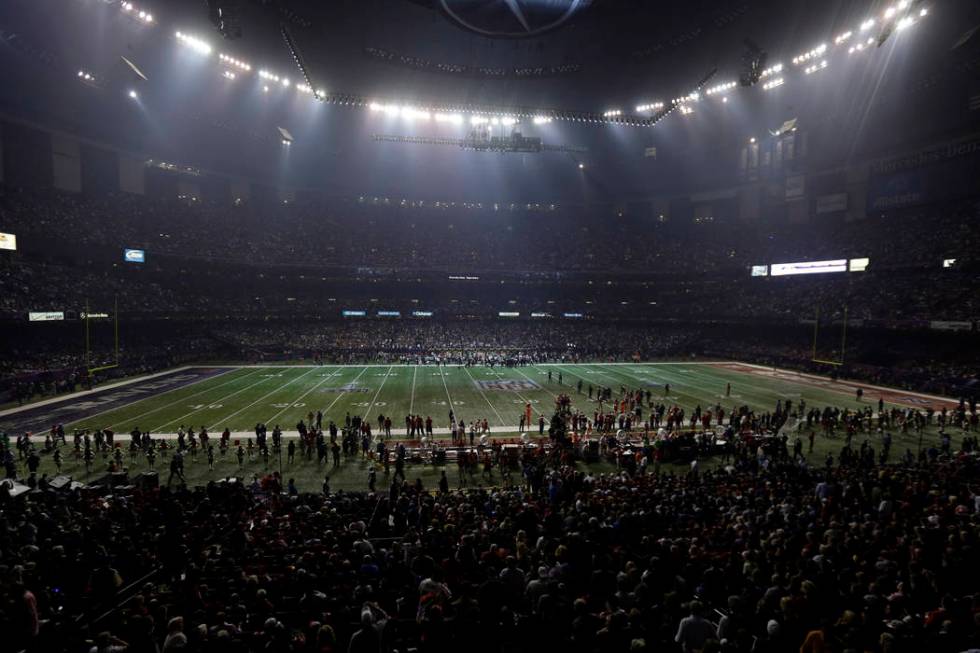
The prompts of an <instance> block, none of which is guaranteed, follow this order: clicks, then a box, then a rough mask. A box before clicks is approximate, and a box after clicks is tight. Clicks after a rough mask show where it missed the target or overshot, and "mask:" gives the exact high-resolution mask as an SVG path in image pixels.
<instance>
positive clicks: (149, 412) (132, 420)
mask: <svg viewBox="0 0 980 653" xmlns="http://www.w3.org/2000/svg"><path fill="white" fill-rule="evenodd" d="M232 371H233V370H229V371H228V372H225V373H224V374H221V375H219V377H220V376H224V375H225V374H231V372H232ZM259 371H261V370H254V371H252V372H249V373H248V374H243V375H242V376H238V377H235V378H234V379H229V380H227V381H225V382H224V383H219V384H218V385H216V386H213V387H210V388H205V389H204V390H200V391H198V392H195V393H194V394H191V395H187V396H186V397H181V398H180V399H178V400H177V401H171V402H170V403H169V404H164V405H163V406H159V407H157V408H153V409H151V410H148V411H146V412H145V413H140V414H139V415H136V416H135V417H129V418H126V419H125V420H123V421H126V422H132V423H133V424H136V423H137V420H140V419H142V418H144V417H146V416H147V415H152V414H153V413H155V412H157V411H159V410H163V409H164V408H172V407H173V406H176V405H177V404H179V403H183V402H185V401H187V400H188V399H193V398H194V397H197V396H199V395H203V394H204V393H206V392H211V391H212V390H217V389H218V388H223V387H225V386H226V385H229V384H231V383H236V382H238V381H241V380H242V379H247V378H248V377H250V376H252V375H254V374H258V373H259ZM219 377H212V378H219ZM206 380H209V379H205V380H202V381H198V382H197V383H204V381H206ZM191 385H196V384H193V383H192V384H191ZM188 387H190V386H184V387H183V388H173V389H172V390H168V391H167V392H161V393H160V394H158V395H153V396H152V397H148V399H156V398H157V397H162V396H163V395H166V394H169V393H171V392H174V391H176V390H183V389H184V388H188ZM141 401H146V400H145V399H142V400H141ZM134 403H135V402H134ZM121 408H125V406H119V407H118V408H116V409H115V410H120V409H121ZM103 412H105V413H108V412H112V411H111V410H107V411H103ZM101 414H102V413H96V414H95V415H90V416H88V417H86V418H84V419H85V420H88V419H91V418H92V417H96V416H97V415H101ZM78 421H83V420H78ZM112 426H116V424H110V427H112Z"/></svg>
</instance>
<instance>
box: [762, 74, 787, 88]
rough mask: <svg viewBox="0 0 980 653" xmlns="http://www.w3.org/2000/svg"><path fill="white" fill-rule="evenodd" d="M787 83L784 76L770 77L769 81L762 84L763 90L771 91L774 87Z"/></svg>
mask: <svg viewBox="0 0 980 653" xmlns="http://www.w3.org/2000/svg"><path fill="white" fill-rule="evenodd" d="M785 83H786V80H785V79H783V78H782V77H777V78H776V79H770V80H769V81H768V82H766V83H765V84H763V85H762V90H763V91H771V90H772V89H774V88H776V87H778V86H782V85H783V84H785Z"/></svg>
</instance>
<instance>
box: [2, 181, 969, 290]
mask: <svg viewBox="0 0 980 653" xmlns="http://www.w3.org/2000/svg"><path fill="white" fill-rule="evenodd" d="M361 200H362V201H358V200H356V199H354V200H350V201H347V200H340V199H337V200H332V201H324V202H303V201H294V202H289V203H286V204H282V203H279V204H271V205H270V204H260V203H257V204H255V205H253V204H250V203H248V202H245V203H242V204H240V205H237V206H236V205H232V204H215V203H209V202H205V201H196V202H195V201H185V200H179V199H177V198H173V199H151V198H146V197H138V196H135V195H127V194H116V195H109V196H101V197H86V196H81V195H77V194H71V193H60V192H57V191H51V190H43V191H42V190H35V191H26V190H18V189H11V188H4V189H2V193H0V224H2V225H3V226H4V228H5V229H7V230H8V233H15V234H17V236H18V239H19V240H20V242H21V243H22V244H25V245H26V244H29V243H33V244H34V245H35V246H37V245H39V244H44V245H46V246H49V247H55V246H57V245H58V244H59V243H62V244H63V243H69V244H71V245H73V246H75V247H78V246H84V247H103V246H113V247H117V248H122V247H131V248H133V247H135V248H142V249H145V250H147V251H148V253H149V254H150V255H153V254H167V255H174V256H181V257H188V258H203V259H207V260H208V261H211V262H214V261H238V262H242V263H246V264H253V265H256V264H274V265H282V264H300V263H302V264H308V265H313V266H321V267H338V266H350V267H359V268H364V267H367V268H379V269H380V268H398V269H416V270H422V269H452V270H455V271H457V272H479V271H510V272H514V271H521V270H526V271H530V272H533V271H541V272H549V273H555V272H575V271H585V272H590V271H591V272H604V273H644V274H657V273H670V274H675V275H683V274H688V273H697V274H712V273H731V272H738V273H745V274H747V272H748V268H749V267H750V266H752V265H759V264H768V263H778V262H792V261H805V260H821V259H838V258H852V257H869V258H870V259H871V268H870V269H871V270H875V269H880V270H886V269H896V268H912V269H915V270H919V271H923V272H932V271H933V270H937V269H940V270H941V266H942V261H943V260H945V259H956V261H957V263H956V267H958V268H961V269H962V268H969V266H971V265H972V264H974V263H975V262H976V258H977V255H976V248H975V247H973V246H972V243H974V242H975V241H976V239H977V238H978V237H980V226H978V225H980V220H978V219H977V218H978V213H980V209H978V207H977V205H975V204H973V203H965V204H964V203H957V204H954V205H949V206H946V205H942V206H933V207H929V208H928V209H917V210H908V211H906V212H905V213H897V214H888V215H886V216H870V217H868V218H866V219H864V220H855V221H850V222H848V221H840V220H834V219H827V220H821V221H814V222H812V223H808V224H787V223H780V224H775V223H774V222H773V221H759V222H751V221H738V220H730V221H715V222H710V223H690V222H686V221H684V220H674V221H667V222H660V221H657V220H654V219H652V216H649V215H647V216H640V215H635V214H617V213H616V212H614V211H612V210H611V209H592V210H586V209H585V208H581V207H568V208H563V207H558V208H556V209H555V210H553V211H552V210H548V211H540V210H530V209H529V210H523V209H522V207H521V206H519V207H517V208H518V210H516V211H511V210H495V209H494V207H495V206H497V207H504V206H506V205H502V204H501V205H493V204H481V205H479V206H480V208H475V206H474V205H467V206H469V207H470V208H462V205H457V204H455V203H448V202H440V203H438V206H437V205H436V203H432V202H429V203H423V205H421V206H420V205H419V203H416V202H413V203H411V204H400V203H399V202H397V201H392V202H381V203H376V202H373V201H363V200H364V198H361ZM954 269H955V268H954Z"/></svg>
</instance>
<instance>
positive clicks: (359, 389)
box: [320, 383, 369, 392]
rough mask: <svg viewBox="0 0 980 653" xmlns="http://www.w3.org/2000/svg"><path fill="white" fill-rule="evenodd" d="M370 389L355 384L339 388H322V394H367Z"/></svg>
mask: <svg viewBox="0 0 980 653" xmlns="http://www.w3.org/2000/svg"><path fill="white" fill-rule="evenodd" d="M368 390H369V388H364V387H361V386H359V385H354V384H353V383H348V384H347V385H342V386H340V387H339V388H320V392H367V391H368Z"/></svg>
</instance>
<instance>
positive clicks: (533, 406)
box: [514, 367, 558, 429]
mask: <svg viewBox="0 0 980 653" xmlns="http://www.w3.org/2000/svg"><path fill="white" fill-rule="evenodd" d="M514 370H516V371H517V373H518V374H520V375H521V376H523V377H524V378H525V379H527V380H528V381H530V382H531V383H533V384H535V385H537V386H538V388H540V389H541V390H544V391H545V392H547V393H548V394H550V395H551V396H552V397H554V399H555V401H557V400H558V395H556V394H555V393H554V392H551V391H550V390H546V389H545V387H544V386H543V385H541V384H539V383H538V382H537V381H535V380H534V379H532V378H531V377H529V376H528V375H527V374H525V373H524V372H522V371H521V370H520V368H517V367H515V368H514ZM514 394H515V395H517V396H518V397H520V398H521V401H523V402H524V403H525V404H531V410H533V411H534V412H536V413H537V414H538V415H544V413H542V412H541V411H540V410H538V408H537V407H536V406H535V405H534V402H532V401H528V398H527V397H525V396H524V395H522V394H521V393H520V392H518V391H517V390H514ZM545 417H547V415H545ZM528 428H529V429H530V425H528Z"/></svg>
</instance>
